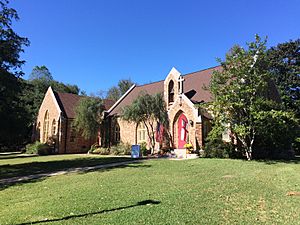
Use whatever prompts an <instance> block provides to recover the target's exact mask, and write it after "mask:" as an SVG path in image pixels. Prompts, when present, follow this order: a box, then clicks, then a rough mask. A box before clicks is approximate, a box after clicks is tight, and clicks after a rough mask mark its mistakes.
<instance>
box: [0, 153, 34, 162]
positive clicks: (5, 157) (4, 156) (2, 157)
mask: <svg viewBox="0 0 300 225" xmlns="http://www.w3.org/2000/svg"><path fill="white" fill-rule="evenodd" d="M32 157H38V155H33V154H28V155H24V154H20V153H17V154H7V155H0V160H4V159H19V158H32Z"/></svg>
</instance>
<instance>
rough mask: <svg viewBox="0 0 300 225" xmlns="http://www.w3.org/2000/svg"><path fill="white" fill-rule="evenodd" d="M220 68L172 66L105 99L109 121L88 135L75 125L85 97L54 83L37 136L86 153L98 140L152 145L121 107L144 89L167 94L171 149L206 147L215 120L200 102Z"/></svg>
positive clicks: (59, 147) (62, 150) (142, 128)
mask: <svg viewBox="0 0 300 225" xmlns="http://www.w3.org/2000/svg"><path fill="white" fill-rule="evenodd" d="M221 69H222V68H221V66H217V67H212V68H208V69H205V70H201V71H198V72H194V73H189V74H185V75H182V74H181V73H180V72H179V71H177V70H176V69H175V68H172V70H171V71H170V72H169V74H168V75H167V76H166V78H165V79H164V80H162V81H158V82H153V83H150V84H145V85H140V86H137V85H133V86H132V87H131V88H130V89H129V90H128V91H127V92H126V93H125V94H124V95H123V96H122V97H121V98H120V99H119V100H118V101H117V102H116V103H113V102H112V101H110V100H105V101H104V104H105V109H106V111H105V120H104V124H103V127H102V130H101V132H100V134H101V135H99V137H95V138H93V139H90V140H85V139H84V138H83V137H81V136H80V134H76V133H75V131H74V128H73V127H72V121H73V120H74V116H75V112H74V108H75V106H76V104H78V101H79V100H80V98H81V96H78V95H74V94H66V93H58V92H54V91H53V90H52V89H51V87H50V88H49V89H48V91H47V93H46V95H45V98H44V101H43V103H42V105H41V107H40V110H39V115H38V119H37V129H36V137H37V139H38V140H40V141H41V142H47V141H49V139H50V140H51V138H54V139H55V146H56V151H57V152H58V153H78V152H87V150H88V149H89V147H90V146H91V145H92V144H93V143H96V142H98V143H100V144H101V145H102V146H105V147H109V146H112V145H115V144H118V143H120V142H122V143H128V144H130V145H132V144H140V143H143V142H146V143H147V144H148V146H150V145H149V137H148V136H147V131H146V127H145V126H144V125H143V124H138V125H136V124H134V123H129V122H127V121H125V120H123V119H122V117H121V116H122V109H123V107H124V106H127V105H130V104H131V103H132V102H133V101H134V99H136V98H137V97H138V96H139V95H140V94H142V93H148V94H150V95H154V94H156V93H163V96H164V99H165V103H166V106H167V110H168V116H169V124H170V128H169V129H170V130H169V134H171V139H172V142H171V144H170V146H169V148H171V149H184V145H185V144H186V143H190V144H192V146H193V148H194V149H197V150H199V149H202V148H203V146H204V140H205V138H206V137H207V135H208V132H209V131H210V129H211V119H212V117H211V115H210V113H209V112H208V111H207V110H206V109H205V108H204V107H201V104H203V103H206V102H210V101H212V96H211V93H210V92H209V91H208V90H207V89H205V88H204V87H208V86H209V83H210V80H211V77H212V73H213V71H214V70H221ZM270 90H271V92H273V93H271V94H272V95H273V96H275V97H277V98H279V94H278V92H277V89H276V87H275V85H274V84H272V86H271V87H270ZM199 106H200V107H199ZM226 139H227V141H230V139H229V136H228V134H225V135H224V137H223V140H226ZM159 147H160V145H159V143H156V149H155V150H159Z"/></svg>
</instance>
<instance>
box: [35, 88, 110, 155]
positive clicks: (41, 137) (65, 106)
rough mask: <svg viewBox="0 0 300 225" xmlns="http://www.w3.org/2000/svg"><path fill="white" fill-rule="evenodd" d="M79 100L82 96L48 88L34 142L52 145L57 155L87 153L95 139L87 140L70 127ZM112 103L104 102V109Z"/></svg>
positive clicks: (40, 111) (41, 107) (39, 114)
mask: <svg viewBox="0 0 300 225" xmlns="http://www.w3.org/2000/svg"><path fill="white" fill-rule="evenodd" d="M81 98H83V96H79V95H75V94H69V93H60V92H55V91H53V90H52V88H51V87H49V88H48V90H47V92H46V94H45V97H44V99H43V102H42V104H41V106H40V109H39V113H38V117H37V122H36V124H37V125H36V130H35V133H34V136H35V140H38V141H40V142H43V143H50V144H52V145H54V149H55V152H56V153H59V154H64V153H82V152H87V151H88V150H89V149H90V147H91V145H92V144H94V143H95V142H97V137H96V136H95V138H92V139H88V140H87V139H85V138H83V137H82V136H81V135H80V134H78V133H77V132H76V131H75V129H74V127H73V125H72V122H73V120H74V118H75V106H76V105H77V104H78V103H79V101H80V99H81ZM113 103H114V102H113V101H111V100H104V106H105V109H107V110H108V109H109V108H110V107H111V106H112V105H113Z"/></svg>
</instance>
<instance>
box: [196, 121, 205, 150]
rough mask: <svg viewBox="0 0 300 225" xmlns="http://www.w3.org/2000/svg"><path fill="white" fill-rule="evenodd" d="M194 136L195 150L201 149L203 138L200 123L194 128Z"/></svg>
mask: <svg viewBox="0 0 300 225" xmlns="http://www.w3.org/2000/svg"><path fill="white" fill-rule="evenodd" d="M195 130H196V132H195V134H196V148H197V149H198V148H200V149H202V147H203V137H202V123H196V126H195Z"/></svg>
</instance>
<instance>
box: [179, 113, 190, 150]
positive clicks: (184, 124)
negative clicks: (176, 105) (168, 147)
mask: <svg viewBox="0 0 300 225" xmlns="http://www.w3.org/2000/svg"><path fill="white" fill-rule="evenodd" d="M187 138H188V120H187V118H186V116H185V115H184V114H181V115H180V116H179V119H178V148H184V145H185V144H186V143H187Z"/></svg>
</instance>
